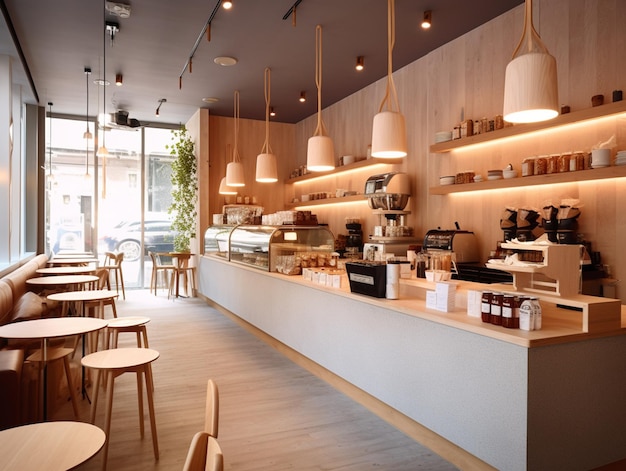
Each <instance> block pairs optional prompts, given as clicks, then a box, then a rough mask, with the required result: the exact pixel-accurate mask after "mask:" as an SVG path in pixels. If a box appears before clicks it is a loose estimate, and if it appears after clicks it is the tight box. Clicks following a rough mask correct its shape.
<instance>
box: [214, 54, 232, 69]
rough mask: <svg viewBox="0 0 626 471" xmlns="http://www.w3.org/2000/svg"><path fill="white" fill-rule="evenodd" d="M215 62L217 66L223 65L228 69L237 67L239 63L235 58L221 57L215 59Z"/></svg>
mask: <svg viewBox="0 0 626 471" xmlns="http://www.w3.org/2000/svg"><path fill="white" fill-rule="evenodd" d="M213 62H215V63H216V64H217V65H222V66H224V67H227V66H231V65H235V64H236V63H237V59H235V58H234V57H228V56H220V57H216V58H215V59H213Z"/></svg>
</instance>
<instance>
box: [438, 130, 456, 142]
mask: <svg viewBox="0 0 626 471" xmlns="http://www.w3.org/2000/svg"><path fill="white" fill-rule="evenodd" d="M451 140H452V131H440V132H436V133H435V143H439V142H446V141H451Z"/></svg>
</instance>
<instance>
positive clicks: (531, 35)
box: [512, 0, 549, 59]
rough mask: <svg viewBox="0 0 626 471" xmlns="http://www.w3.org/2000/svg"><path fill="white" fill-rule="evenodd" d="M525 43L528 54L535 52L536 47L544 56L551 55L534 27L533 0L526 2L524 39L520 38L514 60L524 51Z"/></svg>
mask: <svg viewBox="0 0 626 471" xmlns="http://www.w3.org/2000/svg"><path fill="white" fill-rule="evenodd" d="M524 42H525V43H526V48H527V51H526V53H528V52H533V46H536V48H537V49H538V50H540V51H541V52H543V53H544V54H549V52H548V48H547V47H546V45H545V44H544V43H543V41H542V40H541V37H539V33H537V30H536V29H535V26H534V25H533V0H526V2H525V7H524V29H523V30H522V37H521V38H520V40H519V43H518V44H517V47H516V48H515V51H513V56H512V58H513V59H515V57H516V56H517V55H518V53H519V52H520V50H521V49H522V46H523V45H524Z"/></svg>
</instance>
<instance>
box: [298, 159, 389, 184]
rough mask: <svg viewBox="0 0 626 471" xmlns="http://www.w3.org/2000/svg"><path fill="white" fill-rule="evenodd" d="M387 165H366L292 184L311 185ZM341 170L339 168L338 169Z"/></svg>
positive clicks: (386, 164)
mask: <svg viewBox="0 0 626 471" xmlns="http://www.w3.org/2000/svg"><path fill="white" fill-rule="evenodd" d="M388 165H391V164H390V163H383V162H381V163H378V164H373V165H368V166H367V167H359V168H354V169H349V170H335V171H334V172H332V173H328V174H324V175H320V176H315V177H311V178H306V179H303V180H298V181H295V182H293V184H294V185H303V184H308V183H313V182H318V181H321V180H325V179H331V178H335V177H336V176H338V175H340V174H341V175H351V174H355V173H359V172H364V171H368V172H369V171H371V170H373V169H376V168H380V167H386V166H388ZM340 168H341V167H340Z"/></svg>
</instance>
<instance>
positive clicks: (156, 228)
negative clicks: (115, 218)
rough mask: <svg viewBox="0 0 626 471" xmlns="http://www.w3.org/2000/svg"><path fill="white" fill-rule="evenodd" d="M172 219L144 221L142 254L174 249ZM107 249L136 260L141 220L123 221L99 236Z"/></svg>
mask: <svg viewBox="0 0 626 471" xmlns="http://www.w3.org/2000/svg"><path fill="white" fill-rule="evenodd" d="M175 234H176V232H175V231H173V230H172V221H168V220H165V219H160V220H146V221H145V222H144V234H143V237H144V255H146V254H147V253H148V251H149V250H150V251H155V252H171V251H172V250H173V249H174V235H175ZM100 240H101V241H102V242H104V244H105V246H106V248H107V250H109V251H117V252H124V261H130V262H132V261H135V260H138V259H139V257H140V255H141V221H128V222H126V221H124V222H120V223H119V224H118V225H116V226H115V227H114V228H113V229H112V230H110V231H109V232H108V233H107V234H106V235H103V236H102V237H100Z"/></svg>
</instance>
